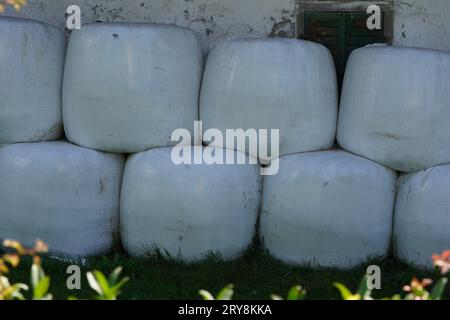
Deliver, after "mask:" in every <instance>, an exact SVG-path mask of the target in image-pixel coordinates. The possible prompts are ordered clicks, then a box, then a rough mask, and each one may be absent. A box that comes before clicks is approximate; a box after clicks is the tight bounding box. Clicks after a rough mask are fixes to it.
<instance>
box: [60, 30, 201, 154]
mask: <svg viewBox="0 0 450 320" xmlns="http://www.w3.org/2000/svg"><path fill="white" fill-rule="evenodd" d="M201 74H202V56H201V49H200V45H199V43H198V41H197V39H196V37H195V35H194V33H193V32H192V31H190V30H188V29H185V28H180V27H176V26H169V25H154V24H137V23H101V24H88V25H83V27H82V29H81V30H79V31H78V30H76V31H73V32H72V34H71V36H70V41H69V46H68V50H67V59H66V68H65V73H64V88H63V111H64V112H63V116H64V125H65V130H66V134H67V137H68V139H69V140H70V141H72V142H74V143H76V144H78V145H81V146H84V147H89V148H93V149H97V150H102V151H110V152H125V153H129V152H130V153H132V152H139V151H143V150H146V149H149V148H151V147H158V146H169V145H172V144H173V143H172V142H171V141H170V135H171V133H172V131H173V130H175V129H177V128H186V129H189V128H193V124H194V120H196V119H197V118H198V95H199V88H200V80H201Z"/></svg>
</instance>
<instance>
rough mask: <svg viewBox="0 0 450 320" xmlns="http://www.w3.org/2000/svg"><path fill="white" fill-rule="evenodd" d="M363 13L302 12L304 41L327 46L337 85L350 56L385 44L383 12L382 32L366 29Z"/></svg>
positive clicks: (367, 16) (382, 17) (365, 17)
mask: <svg viewBox="0 0 450 320" xmlns="http://www.w3.org/2000/svg"><path fill="white" fill-rule="evenodd" d="M369 16H370V15H368V14H366V13H362V12H305V16H304V24H305V25H304V35H303V38H304V39H307V40H310V41H315V42H319V43H321V44H323V45H324V46H326V47H327V48H328V49H329V50H330V51H331V54H332V55H333V58H334V62H335V64H336V71H337V76H338V81H339V84H341V83H342V79H343V77H344V71H345V65H346V64H347V60H348V57H349V56H350V53H351V52H352V51H353V50H355V49H357V48H360V47H364V46H366V45H368V44H372V43H384V42H386V40H385V37H384V13H382V16H381V19H382V21H381V26H382V27H381V30H369V29H368V28H367V25H366V23H367V19H368V18H369Z"/></svg>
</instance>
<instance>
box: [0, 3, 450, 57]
mask: <svg viewBox="0 0 450 320" xmlns="http://www.w3.org/2000/svg"><path fill="white" fill-rule="evenodd" d="M370 3H387V4H389V6H391V7H392V8H394V13H395V16H394V40H393V42H394V44H395V45H405V46H417V47H428V48H436V49H443V50H450V19H449V15H450V0H393V3H394V4H393V5H391V4H392V0H383V1H370V0H369V1H362V0H359V1H351V0H334V1H331V0H330V1H328V0H102V1H101V0H29V4H28V5H27V6H26V7H25V8H24V9H23V10H22V11H21V12H19V13H15V12H13V11H12V10H9V11H8V14H9V15H15V16H22V17H28V18H33V19H37V20H42V21H45V22H48V23H52V24H55V25H57V26H59V27H64V24H65V16H64V14H65V10H66V8H67V7H68V6H69V5H71V4H78V5H79V6H80V7H81V9H82V13H83V23H87V22H93V21H104V22H107V21H130V22H159V23H169V24H177V25H180V26H185V27H189V28H191V29H192V30H194V31H196V32H197V34H198V36H199V38H200V39H201V41H202V44H203V49H204V51H205V52H207V51H208V49H209V47H210V45H211V44H213V43H214V42H215V41H217V40H220V39H224V38H231V37H264V36H284V37H294V36H295V30H296V27H295V23H296V15H297V13H298V11H299V9H301V8H302V7H303V8H307V7H308V5H310V4H312V5H314V4H324V5H329V6H330V8H334V9H337V8H342V9H343V10H349V9H352V8H358V7H363V6H365V5H368V4H370Z"/></svg>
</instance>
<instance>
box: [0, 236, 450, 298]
mask: <svg viewBox="0 0 450 320" xmlns="http://www.w3.org/2000/svg"><path fill="white" fill-rule="evenodd" d="M3 245H4V247H6V248H8V249H9V251H8V252H12V253H6V254H4V255H3V256H2V257H0V300H24V299H25V296H24V293H25V292H28V291H30V287H31V288H32V290H31V295H32V299H35V300H50V299H53V295H52V294H51V293H49V287H50V280H51V279H50V277H49V276H47V275H46V274H45V272H44V270H43V268H42V265H41V258H40V256H41V255H42V254H45V253H46V252H48V247H47V245H46V244H45V243H43V242H42V241H37V242H36V245H35V247H34V248H31V249H25V248H24V247H23V246H22V245H21V244H20V243H19V242H17V241H12V240H6V241H4V243H3ZM22 257H31V258H32V266H31V277H30V286H28V285H26V284H24V283H11V282H10V279H9V278H8V277H7V275H8V274H9V272H10V269H14V268H16V267H17V266H18V265H19V264H20V262H21V258H22ZM433 263H434V266H435V267H436V268H437V269H439V271H440V273H441V275H442V278H441V279H439V280H438V281H437V282H436V284H435V285H434V287H433V288H431V289H428V288H430V287H431V285H432V284H433V281H432V280H430V279H424V280H418V279H416V278H414V279H413V280H412V281H411V283H410V284H409V285H406V286H404V287H403V291H404V293H403V294H398V295H395V296H393V297H390V298H385V299H383V300H440V299H442V296H443V294H444V291H445V288H446V285H447V282H448V279H447V277H446V274H447V273H448V272H449V270H450V250H449V251H445V252H443V253H442V255H433ZM121 272H122V268H121V267H119V268H116V269H115V270H114V271H113V272H112V273H111V274H110V275H109V276H108V277H106V276H105V275H104V274H103V273H102V272H100V271H97V270H94V271H92V272H88V273H87V274H86V277H87V281H88V284H89V286H90V288H91V289H92V290H94V291H95V293H96V294H95V295H94V296H93V297H92V299H97V300H115V299H117V297H118V296H119V294H120V291H121V289H122V287H123V286H124V285H125V284H126V282H127V281H128V280H129V278H121V277H120V274H121ZM367 280H368V279H367V276H366V277H364V278H363V280H362V281H361V284H360V287H359V289H358V290H357V291H356V292H355V293H353V292H352V291H351V290H350V289H348V288H347V287H346V286H345V285H343V284H341V283H334V286H335V287H336V288H337V289H338V290H339V292H340V294H341V297H342V299H344V300H374V298H373V296H372V290H370V289H369V287H368V281H367ZM199 294H200V296H201V297H202V298H203V299H204V300H231V299H233V296H234V286H233V285H229V286H227V287H225V288H224V289H222V290H221V291H220V292H219V293H218V294H217V296H216V297H214V296H213V295H212V294H211V293H209V292H208V291H205V290H201V291H200V292H199ZM306 294H307V292H306V290H305V289H303V288H302V287H301V286H295V287H293V288H291V289H290V290H289V292H288V294H287V296H286V300H304V299H305V298H306ZM271 298H272V300H284V298H283V297H281V296H279V295H272V296H271ZM69 299H75V298H73V297H71V298H69Z"/></svg>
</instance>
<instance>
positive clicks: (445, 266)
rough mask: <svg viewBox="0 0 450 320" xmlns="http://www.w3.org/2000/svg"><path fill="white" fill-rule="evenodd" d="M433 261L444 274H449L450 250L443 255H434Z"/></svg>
mask: <svg viewBox="0 0 450 320" xmlns="http://www.w3.org/2000/svg"><path fill="white" fill-rule="evenodd" d="M433 263H434V266H435V267H437V268H439V270H440V271H441V273H442V274H443V275H444V274H447V273H448V272H449V270H450V250H447V251H444V252H443V253H442V254H441V255H436V254H435V255H433Z"/></svg>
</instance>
